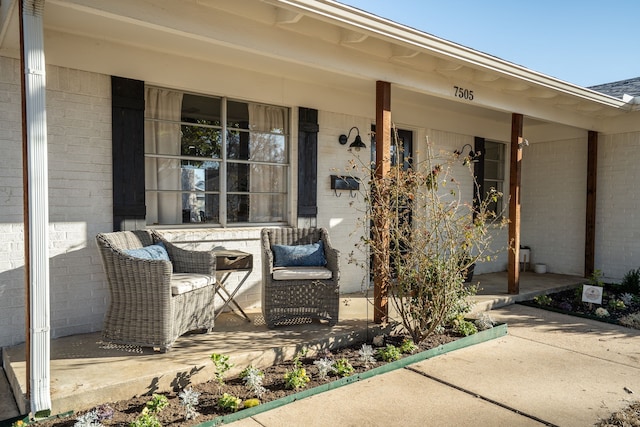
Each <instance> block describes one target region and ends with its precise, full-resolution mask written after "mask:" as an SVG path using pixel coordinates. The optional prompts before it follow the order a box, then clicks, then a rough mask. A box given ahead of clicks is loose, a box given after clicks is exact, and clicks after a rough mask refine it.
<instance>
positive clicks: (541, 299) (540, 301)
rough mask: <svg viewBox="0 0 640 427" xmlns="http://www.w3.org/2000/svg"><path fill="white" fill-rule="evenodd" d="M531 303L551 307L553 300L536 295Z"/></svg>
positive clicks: (546, 296) (547, 296)
mask: <svg viewBox="0 0 640 427" xmlns="http://www.w3.org/2000/svg"><path fill="white" fill-rule="evenodd" d="M533 301H534V302H535V303H536V304H538V305H542V306H547V305H551V303H552V302H553V298H551V297H550V296H549V295H538V296H536V297H534V298H533Z"/></svg>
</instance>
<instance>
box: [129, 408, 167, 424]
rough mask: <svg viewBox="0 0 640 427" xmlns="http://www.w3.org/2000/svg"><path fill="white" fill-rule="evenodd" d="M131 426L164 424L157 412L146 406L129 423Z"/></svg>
mask: <svg viewBox="0 0 640 427" xmlns="http://www.w3.org/2000/svg"><path fill="white" fill-rule="evenodd" d="M129 427H162V424H161V423H160V420H159V419H158V417H157V415H156V414H154V413H153V412H151V411H149V408H147V407H144V408H142V412H140V415H138V417H137V418H136V419H135V420H134V421H133V422H131V423H130V424H129Z"/></svg>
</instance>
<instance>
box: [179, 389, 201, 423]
mask: <svg viewBox="0 0 640 427" xmlns="http://www.w3.org/2000/svg"><path fill="white" fill-rule="evenodd" d="M178 397H179V398H180V404H181V405H182V406H184V412H185V414H184V419H185V420H192V419H194V418H197V417H198V415H200V414H199V413H198V411H197V410H196V407H197V406H198V403H200V400H199V399H200V393H199V392H197V391H193V389H192V388H191V387H189V388H186V389H184V390H182V391H181V392H180V394H178Z"/></svg>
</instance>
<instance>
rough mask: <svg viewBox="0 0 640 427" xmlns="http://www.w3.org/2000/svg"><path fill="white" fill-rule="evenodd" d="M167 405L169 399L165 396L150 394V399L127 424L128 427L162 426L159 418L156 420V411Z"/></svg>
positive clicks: (158, 411)
mask: <svg viewBox="0 0 640 427" xmlns="http://www.w3.org/2000/svg"><path fill="white" fill-rule="evenodd" d="M167 405H169V400H168V399H167V397H166V396H163V395H161V394H154V395H153V396H151V400H150V401H148V402H147V404H146V405H145V407H144V408H142V412H140V415H138V417H137V418H136V419H135V420H134V421H133V422H132V423H130V424H129V426H130V427H162V424H161V423H160V420H158V413H160V411H162V409H164V408H165V407H166V406H167Z"/></svg>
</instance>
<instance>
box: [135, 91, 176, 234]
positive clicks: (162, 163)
mask: <svg viewBox="0 0 640 427" xmlns="http://www.w3.org/2000/svg"><path fill="white" fill-rule="evenodd" d="M181 110H182V93H178V92H173V91H170V90H166V89H157V88H146V93H145V115H146V117H147V118H149V119H153V120H147V121H145V129H144V131H145V137H144V144H145V147H144V148H145V153H151V154H165V155H180V146H181V134H180V123H179V122H180V119H181ZM163 120H167V121H170V122H174V123H170V122H163ZM180 170H181V168H180V160H177V159H158V158H149V157H147V158H146V159H145V182H146V188H147V190H173V191H174V192H168V193H162V192H154V191H151V192H148V193H147V197H146V203H147V224H180V223H182V202H181V201H182V199H181V195H180V192H179V191H177V190H180V189H181V184H180V178H181V172H180Z"/></svg>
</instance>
